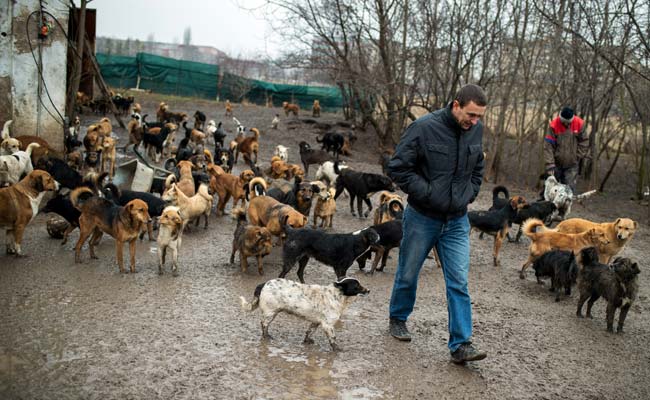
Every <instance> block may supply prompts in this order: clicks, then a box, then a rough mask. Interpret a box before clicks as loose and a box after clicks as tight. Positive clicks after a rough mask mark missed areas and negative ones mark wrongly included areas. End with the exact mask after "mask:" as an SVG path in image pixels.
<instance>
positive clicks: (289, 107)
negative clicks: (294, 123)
mask: <svg viewBox="0 0 650 400" xmlns="http://www.w3.org/2000/svg"><path fill="white" fill-rule="evenodd" d="M282 108H283V109H284V114H285V115H286V116H287V117H288V116H289V113H293V115H295V116H296V117H297V116H298V112H300V106H299V105H298V104H294V103H289V102H288V101H283V102H282Z"/></svg>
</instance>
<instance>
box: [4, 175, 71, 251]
mask: <svg viewBox="0 0 650 400" xmlns="http://www.w3.org/2000/svg"><path fill="white" fill-rule="evenodd" d="M58 190H59V183H58V182H56V181H55V180H54V179H53V178H52V177H51V176H50V174H48V173H47V172H45V171H41V170H34V171H32V172H30V173H29V174H28V175H27V176H26V177H24V178H23V179H22V180H21V181H19V182H18V183H16V184H15V185H13V186H10V187H7V188H0V226H2V227H5V228H6V232H7V254H15V255H16V256H18V257H20V256H23V252H22V249H21V244H22V241H23V234H24V233H25V228H26V227H27V224H29V223H30V222H31V220H32V219H33V218H34V217H35V216H36V214H38V209H39V207H40V205H41V201H42V200H43V196H44V195H45V192H47V191H58Z"/></svg>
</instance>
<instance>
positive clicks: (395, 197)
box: [373, 191, 404, 225]
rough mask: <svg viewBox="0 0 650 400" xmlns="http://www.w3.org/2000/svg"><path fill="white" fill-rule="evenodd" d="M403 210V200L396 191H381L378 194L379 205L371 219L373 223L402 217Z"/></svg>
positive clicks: (376, 223) (377, 223)
mask: <svg viewBox="0 0 650 400" xmlns="http://www.w3.org/2000/svg"><path fill="white" fill-rule="evenodd" d="M403 212H404V200H402V197H401V196H400V195H399V194H397V193H391V192H389V191H383V192H381V194H380V195H379V207H377V208H376V209H375V216H374V220H373V224H374V225H379V224H382V223H384V222H388V221H392V220H394V219H402V216H401V214H402V213H403Z"/></svg>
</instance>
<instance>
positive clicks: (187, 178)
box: [176, 160, 195, 197]
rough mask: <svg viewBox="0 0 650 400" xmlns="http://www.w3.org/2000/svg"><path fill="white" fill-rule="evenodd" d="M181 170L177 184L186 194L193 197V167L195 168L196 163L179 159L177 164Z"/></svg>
mask: <svg viewBox="0 0 650 400" xmlns="http://www.w3.org/2000/svg"><path fill="white" fill-rule="evenodd" d="M176 166H177V167H178V169H179V170H180V178H179V179H178V183H177V184H176V186H178V188H179V189H180V190H181V191H182V192H183V194H184V195H185V196H188V197H192V196H194V193H195V189H194V178H193V177H192V169H194V164H192V162H191V161H187V160H183V161H179V162H178V164H176Z"/></svg>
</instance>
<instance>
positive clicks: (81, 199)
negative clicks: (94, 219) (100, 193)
mask: <svg viewBox="0 0 650 400" xmlns="http://www.w3.org/2000/svg"><path fill="white" fill-rule="evenodd" d="M94 195H95V193H93V191H92V190H91V189H90V188H88V187H85V186H81V187H78V188H76V189H74V190H72V192H70V201H71V202H72V205H73V206H74V208H76V209H77V210H79V211H81V206H82V205H83V204H84V203H85V202H86V201H87V200H88V199H90V198H91V197H93V196H94Z"/></svg>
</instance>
